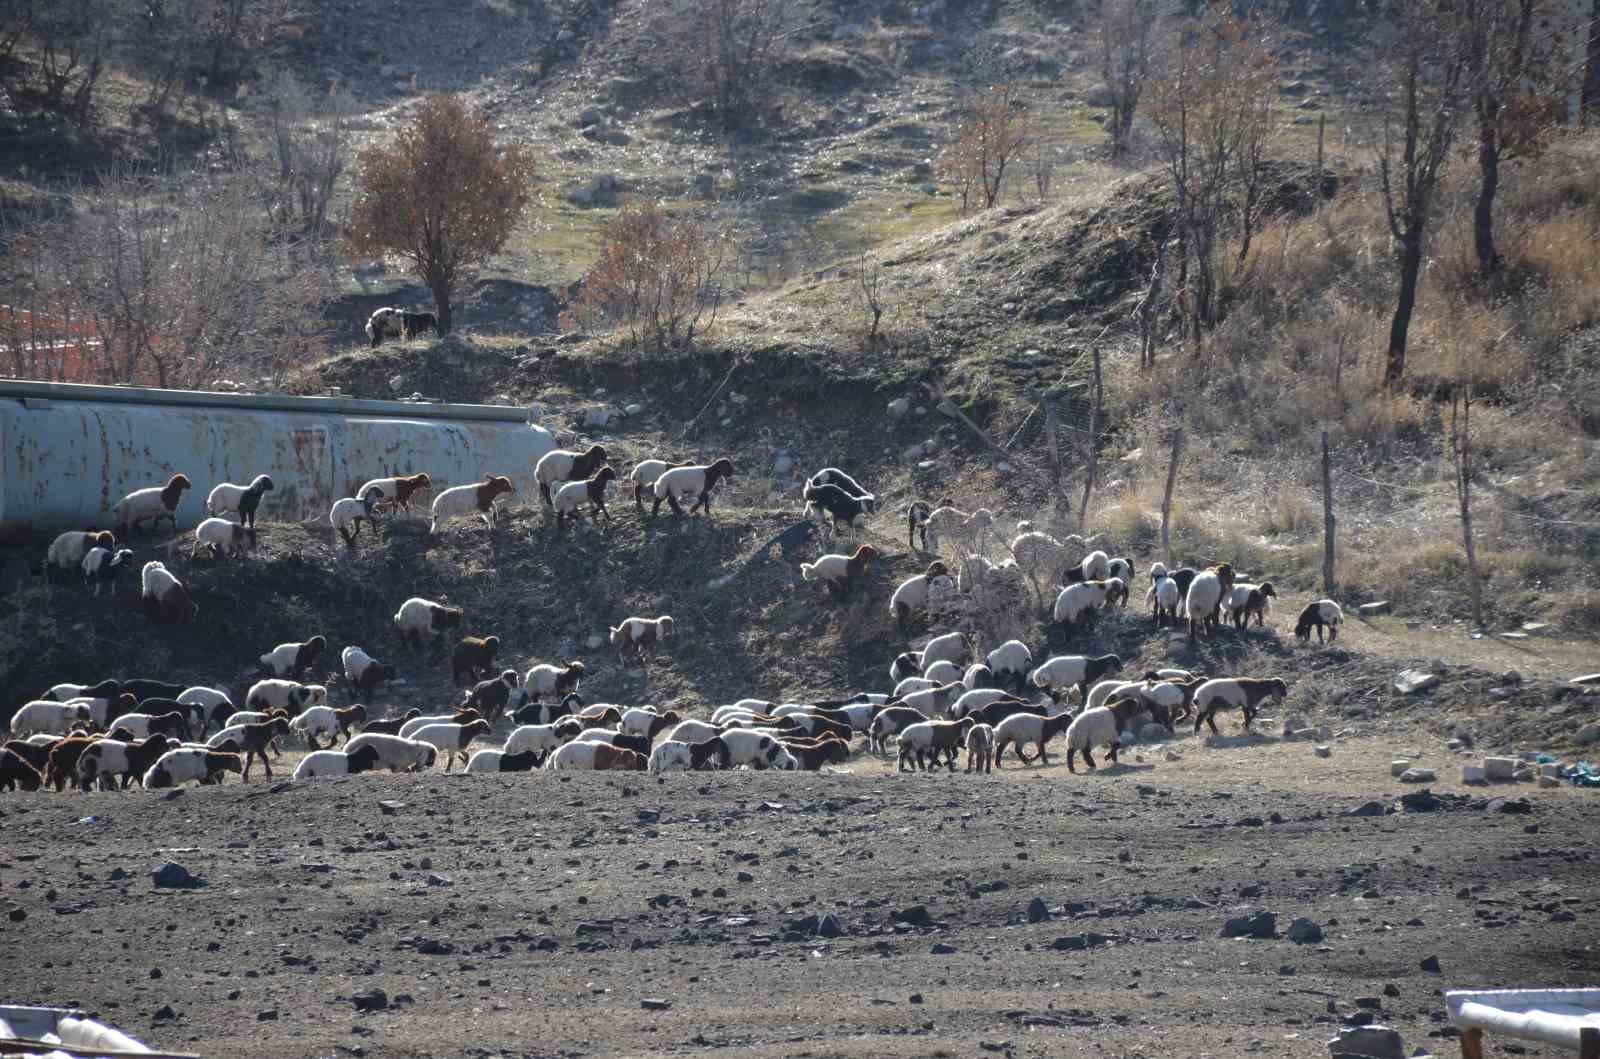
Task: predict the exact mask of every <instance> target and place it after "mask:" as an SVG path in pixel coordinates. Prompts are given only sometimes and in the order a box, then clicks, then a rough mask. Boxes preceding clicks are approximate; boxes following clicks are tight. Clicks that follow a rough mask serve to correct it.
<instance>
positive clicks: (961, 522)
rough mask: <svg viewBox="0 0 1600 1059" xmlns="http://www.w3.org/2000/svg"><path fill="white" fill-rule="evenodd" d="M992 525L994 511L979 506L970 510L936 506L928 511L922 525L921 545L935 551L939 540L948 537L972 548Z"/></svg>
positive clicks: (960, 544)
mask: <svg viewBox="0 0 1600 1059" xmlns="http://www.w3.org/2000/svg"><path fill="white" fill-rule="evenodd" d="M993 525H994V512H993V511H990V510H989V509H988V508H986V507H980V508H979V509H978V510H976V511H973V512H971V513H970V514H969V513H968V512H965V511H962V510H961V509H959V508H954V507H936V508H934V509H933V510H932V511H931V512H929V513H928V518H927V521H926V523H924V526H925V528H926V533H925V534H924V536H923V547H924V548H926V549H927V550H928V551H931V552H934V553H937V552H938V551H939V542H940V541H941V539H943V538H945V537H948V538H950V539H951V540H953V541H955V542H956V543H957V544H958V545H959V546H964V547H966V548H967V549H974V548H976V547H978V545H979V544H980V543H981V541H982V539H983V537H984V536H985V535H986V534H987V533H988V531H989V527H991V526H993Z"/></svg>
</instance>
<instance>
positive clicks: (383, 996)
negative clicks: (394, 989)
mask: <svg viewBox="0 0 1600 1059" xmlns="http://www.w3.org/2000/svg"><path fill="white" fill-rule="evenodd" d="M350 1002H351V1003H352V1004H354V1005H355V1006H356V1010H357V1011H383V1010H384V1009H385V1008H387V1007H388V1006H389V994H388V993H385V992H384V991H383V990H381V989H369V990H367V991H366V992H365V993H357V994H356V995H355V996H353V997H351V998H350Z"/></svg>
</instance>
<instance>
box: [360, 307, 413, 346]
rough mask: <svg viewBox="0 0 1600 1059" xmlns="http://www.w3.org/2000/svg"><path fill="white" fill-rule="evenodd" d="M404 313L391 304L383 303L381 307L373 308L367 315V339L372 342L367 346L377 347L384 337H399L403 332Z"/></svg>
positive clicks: (404, 327) (404, 323)
mask: <svg viewBox="0 0 1600 1059" xmlns="http://www.w3.org/2000/svg"><path fill="white" fill-rule="evenodd" d="M405 321H406V314H405V312H404V311H403V310H401V309H396V308H395V307H394V306H392V305H385V306H384V307H383V308H381V309H374V310H373V312H372V315H371V316H369V317H367V326H366V328H365V329H364V330H365V331H366V332H367V339H368V341H370V342H371V343H372V345H371V346H369V347H368V348H370V349H377V348H378V346H379V345H381V344H382V343H383V340H384V339H385V338H399V337H400V336H401V335H403V334H404V333H405V329H406V322H405Z"/></svg>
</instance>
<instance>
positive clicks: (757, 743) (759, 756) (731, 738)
mask: <svg viewBox="0 0 1600 1059" xmlns="http://www.w3.org/2000/svg"><path fill="white" fill-rule="evenodd" d="M718 738H719V739H721V740H722V743H723V745H724V746H726V747H727V748H728V756H729V759H730V760H731V761H732V763H733V765H735V766H738V765H748V766H750V767H751V768H753V769H768V768H775V769H780V770H783V771H793V770H795V769H797V768H799V767H800V764H799V762H797V761H795V759H794V757H793V756H792V755H790V753H789V752H788V751H787V750H785V749H784V748H783V744H782V743H780V742H778V741H777V740H776V739H774V738H773V737H772V736H770V735H765V734H763V733H761V732H752V731H749V730H746V729H740V728H734V729H730V730H728V731H725V732H723V733H722V734H721V735H720V736H719V737H718Z"/></svg>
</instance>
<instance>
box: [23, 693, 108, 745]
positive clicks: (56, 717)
mask: <svg viewBox="0 0 1600 1059" xmlns="http://www.w3.org/2000/svg"><path fill="white" fill-rule="evenodd" d="M90 719H91V713H90V710H89V706H88V705H87V704H85V703H68V702H54V701H51V700H49V699H35V700H34V701H32V702H28V703H24V704H23V705H22V706H21V707H19V708H18V709H17V712H16V713H14V714H12V715H11V735H12V737H13V738H17V739H26V738H27V737H28V736H30V735H33V734H34V733H35V732H42V733H49V734H51V735H66V734H67V730H68V729H70V728H71V727H72V726H73V725H74V724H75V723H77V722H78V721H87V720H90Z"/></svg>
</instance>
